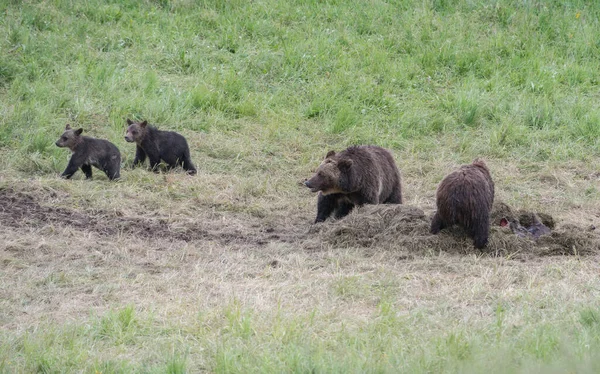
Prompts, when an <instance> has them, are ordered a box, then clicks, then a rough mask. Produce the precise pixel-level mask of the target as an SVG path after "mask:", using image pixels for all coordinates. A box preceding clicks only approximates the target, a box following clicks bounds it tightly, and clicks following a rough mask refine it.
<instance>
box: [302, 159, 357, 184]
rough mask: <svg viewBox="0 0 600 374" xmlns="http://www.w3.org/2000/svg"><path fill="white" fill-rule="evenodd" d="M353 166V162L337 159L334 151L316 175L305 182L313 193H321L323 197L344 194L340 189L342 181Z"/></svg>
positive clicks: (320, 166)
mask: <svg viewBox="0 0 600 374" xmlns="http://www.w3.org/2000/svg"><path fill="white" fill-rule="evenodd" d="M351 166H352V160H350V159H346V158H340V157H336V153H335V152H334V151H329V152H328V153H327V156H325V160H323V162H322V163H321V165H319V167H318V168H317V171H316V172H315V175H314V176H313V177H312V178H310V179H309V180H307V181H305V182H304V185H305V186H306V187H308V188H310V190H311V192H317V191H321V194H323V195H330V194H334V193H340V192H344V191H343V190H342V189H341V188H340V179H341V178H342V176H343V175H344V174H345V173H348V170H349V169H350V167H351Z"/></svg>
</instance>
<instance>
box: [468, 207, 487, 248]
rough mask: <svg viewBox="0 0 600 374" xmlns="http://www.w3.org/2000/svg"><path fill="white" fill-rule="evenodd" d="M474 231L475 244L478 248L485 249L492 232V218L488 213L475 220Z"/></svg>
mask: <svg viewBox="0 0 600 374" xmlns="http://www.w3.org/2000/svg"><path fill="white" fill-rule="evenodd" d="M472 232H473V245H474V246H475V248H477V249H483V248H484V247H485V246H486V245H487V243H488V237H489V234H490V219H489V217H488V216H487V215H486V216H485V217H481V218H480V219H478V220H477V221H476V222H475V227H474V228H473V230H472Z"/></svg>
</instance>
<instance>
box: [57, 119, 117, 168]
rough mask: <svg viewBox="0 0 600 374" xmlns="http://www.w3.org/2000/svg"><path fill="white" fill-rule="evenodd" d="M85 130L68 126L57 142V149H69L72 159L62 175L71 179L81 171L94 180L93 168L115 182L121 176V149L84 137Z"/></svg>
mask: <svg viewBox="0 0 600 374" xmlns="http://www.w3.org/2000/svg"><path fill="white" fill-rule="evenodd" d="M82 132H83V129H77V130H74V129H72V128H71V126H69V125H68V124H67V126H66V127H65V131H64V132H63V134H62V135H61V136H60V138H59V139H58V140H57V141H56V146H57V147H62V148H69V149H70V150H71V153H72V155H71V159H70V160H69V164H68V165H67V168H66V169H65V171H64V172H63V173H62V177H63V178H67V179H69V178H71V177H72V176H73V174H75V172H77V170H78V169H81V171H83V173H84V174H85V177H86V178H87V179H90V178H92V166H94V167H96V168H98V169H100V170H102V171H103V172H104V173H105V174H106V176H107V177H108V178H109V179H111V180H113V179H119V177H120V175H121V153H120V152H119V149H118V148H117V147H116V146H115V145H114V144H112V143H111V142H109V141H108V140H104V139H95V138H90V137H88V136H82V135H81V133H82Z"/></svg>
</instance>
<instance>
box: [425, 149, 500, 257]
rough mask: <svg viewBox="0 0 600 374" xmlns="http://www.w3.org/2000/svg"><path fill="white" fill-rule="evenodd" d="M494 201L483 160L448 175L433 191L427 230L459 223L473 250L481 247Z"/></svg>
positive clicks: (486, 234) (487, 170)
mask: <svg viewBox="0 0 600 374" xmlns="http://www.w3.org/2000/svg"><path fill="white" fill-rule="evenodd" d="M493 202H494V182H493V181H492V177H491V175H490V171H489V169H488V167H487V165H486V164H485V162H484V161H483V160H480V159H476V160H475V161H473V163H472V164H470V165H463V166H461V167H460V169H458V170H456V171H454V172H452V173H450V174H448V175H447V176H446V177H445V178H444V179H443V180H442V182H441V183H440V185H439V187H438V189H437V193H436V204H437V209H438V210H437V212H436V213H435V214H434V215H433V219H432V222H431V233H432V234H437V233H438V232H440V230H442V229H443V228H445V227H449V226H452V225H454V224H457V225H459V226H462V227H463V228H464V229H465V230H466V231H467V234H468V235H469V236H471V237H472V238H473V244H474V245H475V248H477V249H483V248H484V247H485V246H486V245H487V242H488V236H489V232H490V213H491V210H492V204H493Z"/></svg>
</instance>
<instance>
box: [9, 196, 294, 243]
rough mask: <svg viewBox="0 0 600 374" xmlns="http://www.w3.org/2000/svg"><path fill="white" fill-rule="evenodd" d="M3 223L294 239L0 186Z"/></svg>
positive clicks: (110, 232)
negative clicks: (53, 200) (63, 203)
mask: <svg viewBox="0 0 600 374" xmlns="http://www.w3.org/2000/svg"><path fill="white" fill-rule="evenodd" d="M0 225H3V226H8V227H17V228H40V227H43V226H48V225H54V226H62V227H73V228H76V229H79V230H82V231H88V232H95V233H97V234H99V235H101V236H118V235H127V236H136V237H141V238H149V239H153V238H164V239H169V240H182V241H195V240H204V241H217V242H219V243H221V244H241V245H258V246H262V245H265V244H267V243H268V242H270V241H281V242H288V241H294V240H295V236H294V235H295V233H293V232H292V233H287V232H284V233H279V232H277V230H275V229H274V228H272V227H266V228H265V227H263V225H253V226H245V225H235V224H230V225H228V224H223V223H221V222H214V221H209V220H202V219H172V218H166V217H128V216H126V215H124V214H123V213H121V212H107V211H94V212H93V213H90V212H85V211H78V210H75V209H71V208H65V207H54V206H47V205H42V204H40V203H38V201H37V199H36V198H35V197H34V196H31V195H29V194H25V193H22V192H16V191H13V190H12V189H0Z"/></svg>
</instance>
